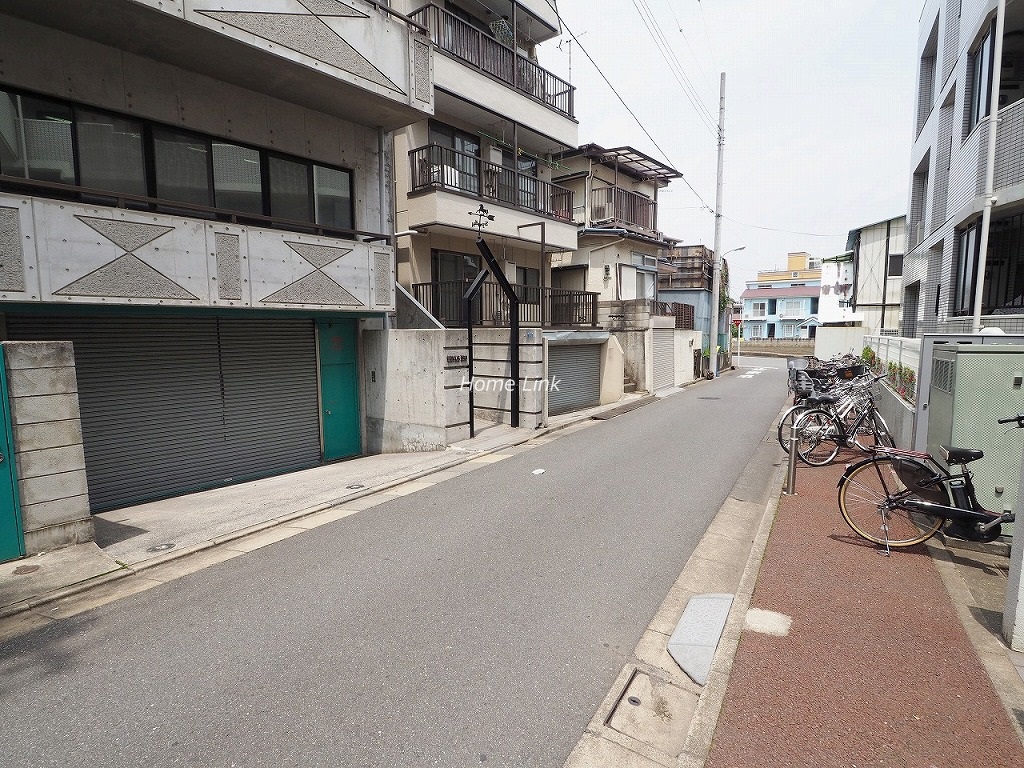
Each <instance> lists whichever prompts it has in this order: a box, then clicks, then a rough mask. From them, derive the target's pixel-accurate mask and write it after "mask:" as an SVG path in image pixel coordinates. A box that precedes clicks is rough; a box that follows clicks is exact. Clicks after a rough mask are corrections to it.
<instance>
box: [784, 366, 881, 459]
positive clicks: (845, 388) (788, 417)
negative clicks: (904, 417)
mask: <svg viewBox="0 0 1024 768" xmlns="http://www.w3.org/2000/svg"><path fill="white" fill-rule="evenodd" d="M880 378H884V377H882V376H872V375H871V374H866V375H865V374H862V375H859V376H857V377H856V378H854V379H848V380H846V379H839V378H836V379H833V380H827V379H818V380H811V383H810V384H807V385H805V386H804V387H803V388H800V389H797V390H794V394H795V397H794V399H797V403H796V404H795V405H791V406H790V407H789V408H787V409H786V411H785V412H784V413H783V414H782V416H781V418H780V419H779V426H778V429H777V430H776V434H777V436H778V440H779V445H781V446H782V450H784V451H785V452H786V453H789V438H790V433H791V428H792V426H793V425H794V424H795V423H796V422H797V420H798V419H799V418H800V417H801V416H802V415H803V414H805V413H807V411H811V410H814V409H821V410H826V411H829V412H830V413H834V414H835V415H837V416H839V417H840V418H842V419H843V420H844V421H845V422H846V424H847V426H849V427H852V426H853V424H854V422H855V421H856V420H857V415H858V414H857V410H856V406H857V404H858V394H859V392H860V390H862V389H863V388H864V387H867V386H870V385H872V384H874V383H875V382H876V381H878V380H879V379H880ZM815 381H820V382H821V383H820V384H817V383H814V382H815Z"/></svg>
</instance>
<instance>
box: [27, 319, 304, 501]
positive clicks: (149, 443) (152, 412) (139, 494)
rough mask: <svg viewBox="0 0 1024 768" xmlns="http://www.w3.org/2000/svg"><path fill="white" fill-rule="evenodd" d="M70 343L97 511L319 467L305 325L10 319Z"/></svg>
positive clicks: (33, 335) (40, 336)
mask: <svg viewBox="0 0 1024 768" xmlns="http://www.w3.org/2000/svg"><path fill="white" fill-rule="evenodd" d="M7 329H8V336H9V338H11V339H17V340H65V341H71V342H73V343H74V349H75V366H76V374H77V377H78V398H79V406H80V410H81V414H82V433H83V441H84V446H85V463H86V470H87V474H88V480H89V501H90V505H91V506H92V508H93V510H94V511H99V510H102V509H113V508H116V507H120V506H125V505H128V504H133V503H138V502H140V501H144V500H148V499H156V498H161V497H167V496H174V495H178V494H182V493H187V492H189V491H194V490H198V489H201V488H209V487H214V486H219V485H226V484H229V483H232V482H238V481H241V480H244V479H250V478H254V477H260V476H267V475H271V474H276V473H279V472H285V471H288V470H292V469H298V468H302V467H310V466H315V465H316V464H318V463H319V461H320V428H319V416H320V412H319V402H318V397H317V369H316V346H315V337H314V331H313V322H312V321H311V320H295V319H287V320H224V319H220V320H218V319H216V318H189V319H186V318H123V317H122V318H107V317H74V318H70V317H57V318H38V317H20V316H8V318H7Z"/></svg>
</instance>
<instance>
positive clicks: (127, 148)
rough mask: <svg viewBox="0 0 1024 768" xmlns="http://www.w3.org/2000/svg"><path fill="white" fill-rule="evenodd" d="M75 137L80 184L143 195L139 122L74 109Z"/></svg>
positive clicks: (143, 163)
mask: <svg viewBox="0 0 1024 768" xmlns="http://www.w3.org/2000/svg"><path fill="white" fill-rule="evenodd" d="M75 138H76V139H77V141H78V168H79V183H80V184H81V186H83V187H92V188H93V189H102V190H107V191H110V192H120V193H121V194H125V195H138V196H139V197H145V196H146V192H147V187H146V160H145V147H144V144H143V137H142V122H141V121H139V120H129V119H127V118H123V117H116V116H115V115H108V114H104V113H101V112H94V111H92V110H88V109H78V110H76V111H75Z"/></svg>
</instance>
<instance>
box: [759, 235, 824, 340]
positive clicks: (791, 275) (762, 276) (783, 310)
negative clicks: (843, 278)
mask: <svg viewBox="0 0 1024 768" xmlns="http://www.w3.org/2000/svg"><path fill="white" fill-rule="evenodd" d="M787 267H788V268H787V269H785V270H782V269H776V270H770V271H766V272H758V273H757V280H751V281H748V282H747V289H746V290H745V291H743V293H742V294H740V299H741V300H742V302H743V324H742V329H743V338H744V340H748V339H813V338H814V331H815V327H816V323H815V321H814V319H813V318H814V317H815V316H816V315H817V314H818V300H819V297H820V296H821V262H820V260H817V259H815V258H814V257H812V256H810V255H809V254H806V253H791V254H789V255H788V264H787Z"/></svg>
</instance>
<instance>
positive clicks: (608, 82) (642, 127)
mask: <svg viewBox="0 0 1024 768" xmlns="http://www.w3.org/2000/svg"><path fill="white" fill-rule="evenodd" d="M546 2H547V4H548V6H549V7H550V8H551V10H553V11H554V12H555V15H556V16H557V17H558V21H559V22H560V23H561V25H562V26H563V27H565V31H566V32H568V33H569V37H571V38H572V39H573V42H575V43H576V46H577V47H578V48H579V49H580V50H581V51H583V55H584V56H586V57H587V61H589V62H590V63H591V64H592V65H593V66H594V69H595V70H597V74H599V75H600V76H601V79H602V80H604V82H605V85H607V86H608V88H609V89H611V92H612V93H614V94H615V98H617V99H618V100H619V103H620V104H622V106H623V108H624V109H625V110H626V112H628V113H629V116H630V117H632V118H633V120H634V121H635V122H636V124H637V125H638V126H640V130H641V131H643V132H644V135H645V136H646V137H647V138H648V139H650V141H651V144H653V145H654V147H655V149H657V150H658V151H659V152H660V153H661V156H662V157H664V158H665V160H666V161H667V162H668V164H669V165H671V166H672V167H673V168H675V163H673V162H672V159H671V158H670V157H669V156H668V153H667V152H665V150H664V149H662V148H661V146H660V145H659V144H658V142H657V141H656V140H655V138H654V137H653V136H652V135H651V132H650V131H648V130H647V127H646V126H645V125H644V124H643V123H642V122H641V121H640V118H639V117H637V116H636V113H635V112H633V110H632V109H630V107H629V105H628V104H627V103H626V100H625V99H623V98H622V96H621V95H620V94H619V92H618V91H617V90H616V88H615V86H614V85H612V83H611V80H609V79H608V76H607V75H605V73H604V71H603V70H602V69H601V67H599V66H598V65H597V62H596V61H594V57H593V56H591V55H590V51H588V50H587V49H586V48H585V47H584V46H583V44H582V43H580V41H579V38H578V37H576V35H575V34H573V31H572V30H571V29H569V25H568V24H566V23H565V19H563V18H562V15H561V14H560V13H559V12H558V8H556V7H555V4H554V2H553V0H546ZM677 170H678V169H677ZM679 178H680V179H682V181H683V183H684V184H685V185H686V186H687V188H689V190H690V191H691V192H693V194H694V195H695V196H696V197H697V199H698V200H700V202H701V203H702V204H703V207H704V208H705V209H707V210H708V211H711V212H712V213H713V212H714V210H713V209H712V208H711V206H709V205H708V204H707V203H706V202H704V198H703V197H701V196H700V193H699V192H698V191H697V190H696V189H694V188H693V185H692V184H690V182H689V180H687V178H686V176H684V175H682V172H681V171H680V176H679Z"/></svg>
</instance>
